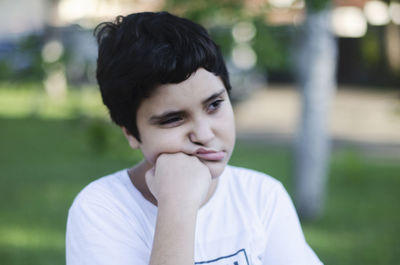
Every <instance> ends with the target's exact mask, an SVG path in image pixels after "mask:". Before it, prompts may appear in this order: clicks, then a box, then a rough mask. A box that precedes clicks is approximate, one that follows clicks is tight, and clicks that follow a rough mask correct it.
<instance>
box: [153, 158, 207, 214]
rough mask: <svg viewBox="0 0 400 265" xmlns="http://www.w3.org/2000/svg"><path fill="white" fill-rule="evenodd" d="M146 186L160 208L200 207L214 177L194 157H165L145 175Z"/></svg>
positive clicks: (159, 159)
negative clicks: (164, 205) (167, 206)
mask: <svg viewBox="0 0 400 265" xmlns="http://www.w3.org/2000/svg"><path fill="white" fill-rule="evenodd" d="M146 183H147V186H148V187H149V189H150V192H151V193H152V194H153V196H154V197H155V198H156V199H157V202H158V205H160V204H171V203H172V204H174V205H176V204H179V205H184V206H193V207H197V208H200V206H201V204H202V203H203V202H204V200H205V199H206V197H207V193H208V190H209V188H210V185H211V174H210V171H209V169H208V167H207V166H206V165H204V164H203V163H202V162H201V161H200V160H199V159H198V158H197V157H195V156H189V155H186V154H184V153H175V154H162V155H160V156H159V157H158V158H157V160H156V163H155V165H154V167H153V168H151V169H150V170H148V171H147V172H146Z"/></svg>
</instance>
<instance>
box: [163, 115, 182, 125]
mask: <svg viewBox="0 0 400 265" xmlns="http://www.w3.org/2000/svg"><path fill="white" fill-rule="evenodd" d="M181 121H182V117H172V118H169V119H166V120H162V121H160V123H159V124H160V125H175V124H178V123H180V122H181Z"/></svg>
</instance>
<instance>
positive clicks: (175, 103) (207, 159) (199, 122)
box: [130, 68, 235, 178]
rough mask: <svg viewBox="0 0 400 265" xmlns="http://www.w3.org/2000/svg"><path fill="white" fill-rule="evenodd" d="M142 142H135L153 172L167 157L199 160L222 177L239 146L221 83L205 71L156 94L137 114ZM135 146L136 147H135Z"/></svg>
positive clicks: (167, 85)
mask: <svg viewBox="0 0 400 265" xmlns="http://www.w3.org/2000/svg"><path fill="white" fill-rule="evenodd" d="M137 127H138V130H139V134H140V136H141V142H137V141H136V139H134V138H133V137H131V139H130V142H131V145H133V146H134V145H135V144H136V146H137V147H139V148H140V149H141V151H142V153H143V155H144V157H145V159H146V161H147V162H148V163H149V165H150V166H152V165H154V164H155V161H156V159H157V157H158V156H159V155H160V154H163V153H178V152H183V153H185V154H187V155H192V156H197V157H198V158H199V159H200V161H201V162H203V163H204V164H205V165H206V166H207V167H208V168H209V169H210V172H211V175H212V177H213V178H215V177H218V176H219V175H221V174H222V171H223V170H224V168H225V166H226V164H227V163H228V161H229V158H230V156H231V154H232V151H233V147H234V143H235V124H234V117H233V111H232V106H231V103H230V100H229V97H228V94H227V92H226V89H225V87H224V85H223V83H222V81H221V80H220V78H219V77H217V76H215V75H214V74H213V73H210V72H208V71H206V70H204V69H202V68H200V69H198V70H197V71H196V72H195V73H193V74H192V75H191V76H190V78H189V79H187V80H185V81H183V82H181V83H179V84H166V85H161V86H160V87H158V88H156V90H155V91H154V93H153V95H152V96H151V97H150V98H147V99H145V100H144V101H143V102H142V104H141V105H140V107H139V109H138V111H137ZM132 141H133V142H134V143H132Z"/></svg>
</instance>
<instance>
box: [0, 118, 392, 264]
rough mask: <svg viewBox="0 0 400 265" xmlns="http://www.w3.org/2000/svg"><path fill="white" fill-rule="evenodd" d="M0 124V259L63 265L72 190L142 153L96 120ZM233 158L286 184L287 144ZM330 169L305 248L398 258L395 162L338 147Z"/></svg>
mask: <svg viewBox="0 0 400 265" xmlns="http://www.w3.org/2000/svg"><path fill="white" fill-rule="evenodd" d="M0 128H1V129H0V147H1V149H0V164H1V172H0V194H1V200H0V212H1V217H0V264H7V265H16V264H32V265H35V264H38V265H39V264H40V265H43V264H64V233H65V222H66V218H67V211H68V207H69V206H70V204H71V203H72V200H73V198H74V196H76V194H77V193H78V192H79V191H80V190H81V189H82V188H83V187H84V186H85V185H86V184H88V183H89V182H90V181H92V180H94V179H96V178H98V177H100V176H103V175H105V174H107V173H111V172H113V171H115V170H118V169H121V168H124V167H129V166H131V165H132V164H133V163H135V162H136V161H138V160H139V159H140V157H141V156H140V154H139V153H138V152H135V151H132V150H130V149H129V147H128V145H127V144H126V143H125V139H124V138H123V136H122V134H121V133H120V132H119V131H118V129H117V128H116V127H114V126H112V125H111V124H109V123H108V122H104V121H101V120H91V119H83V118H82V119H74V120H64V121H61V120H45V119H38V118H24V119H10V118H1V119H0ZM93 139H96V141H94V140H93ZM231 162H232V164H235V165H240V166H246V167H250V168H254V169H257V170H261V171H263V172H267V173H268V174H270V175H272V176H275V177H276V178H278V179H280V180H281V181H282V182H283V183H284V184H285V185H286V186H289V187H290V179H289V176H290V172H291V171H290V164H291V154H290V150H288V149H287V148H283V147H267V146H264V147H263V146H262V145H261V146H260V145H254V144H246V143H242V142H239V143H238V144H237V146H236V149H235V153H234V155H233V157H232V160H231ZM330 175H331V176H330V181H329V189H328V198H327V203H326V211H325V215H324V217H323V218H322V219H321V220H320V221H317V222H314V223H307V224H303V227H304V231H305V235H306V238H307V240H308V242H309V243H310V245H311V246H312V247H313V249H314V250H315V251H316V252H317V253H318V255H319V256H320V258H321V259H322V260H323V261H324V262H325V264H349V265H350V264H352V265H354V264H399V263H400V244H399V242H400V241H399V240H398V235H400V225H399V224H400V215H399V206H398V202H399V201H400V193H399V192H398V187H400V164H398V163H396V161H393V162H390V161H387V160H385V159H379V158H374V159H372V158H370V157H369V156H366V155H364V154H362V153H360V152H357V151H355V150H341V151H340V152H339V151H338V152H335V153H334V155H333V159H332V166H331V174H330ZM289 190H290V189H289Z"/></svg>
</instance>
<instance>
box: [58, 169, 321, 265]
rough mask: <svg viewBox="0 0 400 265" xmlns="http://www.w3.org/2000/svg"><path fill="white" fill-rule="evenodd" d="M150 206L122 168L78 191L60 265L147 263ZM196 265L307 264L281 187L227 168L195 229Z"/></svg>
mask: <svg viewBox="0 0 400 265" xmlns="http://www.w3.org/2000/svg"><path fill="white" fill-rule="evenodd" d="M156 217H157V207H156V206H154V205H153V204H151V203H150V202H148V201H147V200H146V199H144V197H143V196H142V194H141V193H140V192H139V191H138V190H137V189H136V188H135V186H134V185H133V184H132V183H131V181H130V178H129V176H128V173H127V170H122V171H119V172H116V173H114V174H112V175H109V176H105V177H103V178H101V179H98V180H96V181H94V182H92V183H91V184H89V185H88V186H87V187H86V188H84V189H83V190H82V191H81V192H80V193H79V195H78V196H77V197H76V199H75V201H74V203H73V205H72V206H71V208H70V211H69V216H68V223H67V238H66V259H67V265H78V264H79V265H94V264H96V265H97V264H104V265H105V264H107V265H110V264H113V265H114V264H115V265H125V264H134V265H145V264H146V265H147V264H148V262H149V258H150V253H151V247H152V244H153V235H154V229H155V224H156ZM195 264H207V265H250V264H251V265H261V264H264V265H281V264H282V265H283V264H285V265H290V264H293V265H313V264H318V265H321V264H322V263H321V262H320V260H319V259H318V257H317V256H316V255H315V254H314V252H313V251H312V249H311V248H310V247H309V246H308V244H307V243H306V241H305V239H304V236H303V232H302V230H301V227H300V223H299V220H298V217H297V214H296V211H295V209H294V207H293V204H292V202H291V200H290V197H289V195H288V194H287V192H286V191H285V189H284V188H283V186H282V185H281V183H280V182H279V181H277V180H275V179H273V178H272V177H270V176H267V175H265V174H263V173H259V172H256V171H253V170H249V169H244V168H238V167H232V166H227V167H226V168H225V170H224V172H223V174H222V175H221V176H220V177H219V181H218V185H217V188H216V191H215V193H214V195H213V196H212V197H211V199H210V200H209V201H208V202H207V204H205V205H204V206H203V207H201V208H200V210H199V212H198V216H197V224H196V242H195Z"/></svg>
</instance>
